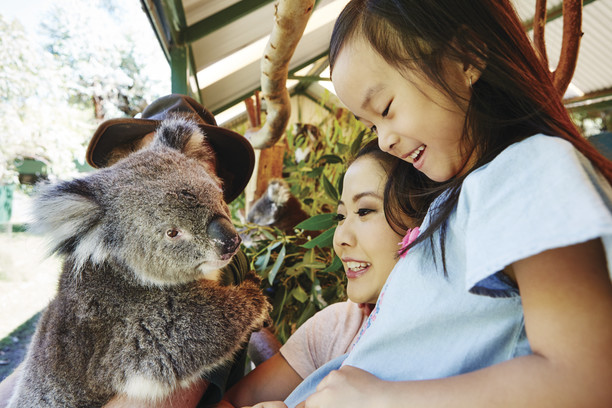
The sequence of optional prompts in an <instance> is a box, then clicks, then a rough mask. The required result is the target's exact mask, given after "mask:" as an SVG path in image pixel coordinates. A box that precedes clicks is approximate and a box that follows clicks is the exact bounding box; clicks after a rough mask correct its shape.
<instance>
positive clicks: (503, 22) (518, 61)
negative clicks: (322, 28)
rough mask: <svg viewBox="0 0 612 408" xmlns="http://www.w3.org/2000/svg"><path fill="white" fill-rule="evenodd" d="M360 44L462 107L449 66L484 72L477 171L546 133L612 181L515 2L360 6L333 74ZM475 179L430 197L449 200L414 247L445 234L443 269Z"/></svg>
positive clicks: (433, 0) (372, 0)
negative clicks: (463, 195)
mask: <svg viewBox="0 0 612 408" xmlns="http://www.w3.org/2000/svg"><path fill="white" fill-rule="evenodd" d="M355 38H362V39H364V40H365V41H367V42H368V43H369V44H371V46H372V48H373V49H374V50H375V51H376V52H378V53H379V54H380V55H381V57H382V58H384V59H385V61H386V62H387V63H388V64H389V65H391V66H393V67H395V68H397V69H398V71H399V72H407V70H413V69H414V70H416V72H422V73H423V75H424V77H425V78H426V79H428V80H429V81H430V82H431V83H432V84H433V85H434V86H436V87H437V88H438V89H440V90H441V91H443V92H445V93H446V94H447V95H449V97H451V98H453V100H455V101H456V102H457V103H458V104H459V105H460V106H461V102H462V101H461V98H460V97H459V96H458V95H457V93H456V92H455V90H453V89H451V88H449V86H448V85H447V81H446V75H445V71H444V67H445V66H446V63H445V62H446V61H448V60H454V61H460V62H462V63H463V64H464V66H468V65H472V66H474V67H476V68H477V69H478V70H479V71H480V72H481V76H480V78H479V79H478V81H477V82H476V83H474V84H473V87H472V98H471V99H470V101H469V104H468V105H467V109H466V121H465V124H464V130H463V136H462V146H463V147H464V148H465V149H466V151H468V152H469V151H470V150H471V149H475V151H476V153H477V157H478V159H477V162H476V163H475V165H474V166H473V167H472V168H471V170H474V169H476V168H478V167H480V166H482V165H484V164H486V163H488V162H490V161H491V160H493V159H494V158H495V157H496V156H497V155H498V154H499V153H501V152H502V151H503V150H504V149H505V148H506V147H508V146H510V145H511V144H513V143H516V142H518V141H521V140H523V139H525V138H527V137H529V136H532V135H535V134H538V133H543V134H546V135H552V136H558V137H561V138H563V139H566V140H568V141H570V142H571V143H572V144H573V145H574V146H575V147H576V149H578V150H579V151H580V152H582V153H583V154H584V155H585V156H586V157H587V158H589V159H590V160H591V161H592V162H593V164H594V165H595V166H596V167H597V168H599V170H600V171H601V172H602V174H603V175H604V177H606V179H607V180H608V181H609V182H611V181H612V164H611V162H610V161H609V160H607V159H605V158H604V157H603V156H602V155H601V154H600V153H599V152H597V150H595V148H594V147H593V146H592V145H591V144H590V143H589V142H588V141H586V139H584V138H583V137H582V136H581V135H580V133H579V131H578V129H577V128H576V126H575V125H574V124H573V122H572V121H571V119H570V117H569V114H568V112H567V110H566V109H565V107H564V106H563V104H562V102H561V97H560V96H559V94H558V91H557V90H556V89H555V87H554V85H553V83H552V78H551V74H550V72H549V70H548V67H546V66H544V65H543V64H542V63H541V61H540V60H539V59H538V57H537V55H536V53H535V51H534V49H533V47H532V45H531V43H530V41H529V39H528V37H527V35H526V33H525V30H524V28H523V26H522V25H521V22H520V20H519V18H518V16H517V14H516V12H515V10H514V9H513V7H512V5H511V4H510V2H509V1H508V0H470V1H457V0H427V1H424V0H352V1H350V2H349V3H348V5H347V6H346V8H345V9H344V10H343V11H342V13H341V14H340V16H339V17H338V20H337V21H336V25H335V27H334V31H333V33H332V38H331V44H330V53H329V54H330V55H329V60H330V66H331V68H332V70H333V66H334V63H335V61H336V59H337V57H338V54H339V53H340V51H341V50H342V47H343V46H344V45H345V44H346V43H347V42H348V41H350V40H351V39H355ZM463 102H465V101H463ZM468 174H469V171H468V172H467V173H465V174H463V175H461V176H456V177H454V178H451V179H450V180H448V181H446V182H444V183H442V184H441V185H435V186H434V187H433V188H432V189H431V190H430V191H429V194H428V196H429V197H428V199H427V200H426V201H428V202H429V203H431V202H433V200H434V199H435V198H436V197H438V196H439V195H440V193H441V192H442V191H445V192H446V194H445V198H444V200H443V202H442V203H440V204H439V205H436V212H435V214H431V222H430V223H429V227H428V228H427V230H426V231H424V232H422V233H421V235H420V236H419V239H418V240H417V241H415V243H413V245H414V244H416V243H418V242H421V241H423V240H424V239H426V238H428V237H429V238H431V236H432V234H433V233H434V231H436V230H438V229H440V240H441V249H442V259H443V262H444V237H445V231H446V220H447V218H448V216H449V215H450V214H451V212H452V211H453V209H454V207H455V206H456V203H457V200H458V198H459V193H460V191H461V183H462V182H463V180H464V178H465V177H466V176H467V175H468ZM415 180H416V179H414V178H413V177H407V178H406V179H405V180H404V181H405V182H406V184H405V186H404V188H405V189H406V191H408V192H411V191H414V188H415V187H416V189H417V190H418V188H419V186H414V183H415V182H417V183H421V184H422V181H415ZM421 187H422V186H421ZM440 187H442V188H440ZM409 194H410V193H409ZM390 201H396V200H395V199H392V200H390ZM445 270H446V266H445Z"/></svg>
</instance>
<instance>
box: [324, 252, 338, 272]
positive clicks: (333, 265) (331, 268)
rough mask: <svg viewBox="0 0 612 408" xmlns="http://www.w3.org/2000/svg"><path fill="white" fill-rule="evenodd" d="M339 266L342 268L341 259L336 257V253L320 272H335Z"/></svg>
mask: <svg viewBox="0 0 612 408" xmlns="http://www.w3.org/2000/svg"><path fill="white" fill-rule="evenodd" d="M340 268H342V261H341V260H340V258H338V255H335V256H334V260H333V261H332V263H331V264H329V266H328V267H327V268H325V269H323V270H322V271H321V272H326V273H327V272H336V271H337V270H339V269H340Z"/></svg>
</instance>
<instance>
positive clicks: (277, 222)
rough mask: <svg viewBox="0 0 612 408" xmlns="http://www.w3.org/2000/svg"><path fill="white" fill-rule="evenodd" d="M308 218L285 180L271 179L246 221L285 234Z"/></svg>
mask: <svg viewBox="0 0 612 408" xmlns="http://www.w3.org/2000/svg"><path fill="white" fill-rule="evenodd" d="M306 218H308V214H307V213H306V212H305V211H304V210H302V206H301V204H300V202H299V201H298V199H297V198H295V197H294V196H293V195H292V194H291V191H290V189H289V185H288V184H287V182H286V181H285V180H282V179H272V180H270V182H269V183H268V187H267V188H266V191H265V192H264V194H263V195H262V196H261V197H260V198H259V199H258V200H257V201H256V202H255V203H254V204H253V206H252V207H251V209H250V211H249V213H248V215H247V221H248V222H251V223H253V224H257V225H262V226H274V227H276V228H278V229H280V230H282V231H284V232H286V233H291V232H293V228H294V227H295V226H296V225H297V224H299V223H300V222H301V221H304V220H305V219H306Z"/></svg>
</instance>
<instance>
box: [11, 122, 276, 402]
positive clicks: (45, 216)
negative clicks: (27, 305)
mask: <svg viewBox="0 0 612 408" xmlns="http://www.w3.org/2000/svg"><path fill="white" fill-rule="evenodd" d="M214 168H215V166H214V161H213V153H212V151H211V150H210V148H209V147H208V145H207V142H206V138H205V135H203V134H202V133H201V131H200V128H199V127H198V126H197V125H196V124H195V122H191V121H190V120H187V119H181V118H173V119H168V120H166V121H164V122H162V123H161V125H160V127H159V129H158V131H157V132H156V135H155V138H154V140H153V141H152V143H151V144H150V145H148V146H147V147H146V148H144V149H143V150H140V151H137V152H134V153H132V154H130V155H129V156H127V157H126V158H123V159H121V160H119V161H117V162H116V163H115V164H113V165H112V166H111V167H108V168H104V169H101V170H98V171H96V172H94V173H92V174H90V175H87V176H85V177H83V178H80V179H75V180H72V181H66V182H60V183H58V184H53V185H52V184H47V185H45V186H43V187H41V188H40V189H39V191H38V193H37V197H36V199H35V202H34V217H35V222H34V223H33V227H32V228H33V230H34V231H35V232H39V233H45V234H48V235H49V236H50V238H51V242H52V252H56V253H58V254H61V255H63V256H64V262H63V267H62V268H63V269H62V273H61V275H60V279H59V284H58V292H57V296H56V297H55V298H54V299H53V300H52V301H51V302H50V304H49V306H48V307H47V308H46V310H45V311H44V313H43V315H42V317H41V319H40V321H39V324H38V327H37V329H36V332H35V334H34V336H33V339H32V342H31V345H30V348H29V350H28V354H27V356H26V358H25V360H24V365H23V370H22V373H21V374H22V375H21V377H20V378H19V381H18V383H17V385H16V387H15V391H14V393H13V397H12V398H11V400H10V402H9V405H8V406H9V407H11V408H14V407H20V408H24V407H37V408H40V407H94V406H102V405H104V404H105V403H107V402H108V401H109V400H110V399H111V397H113V396H114V395H115V394H119V393H123V394H127V395H128V396H130V397H133V398H139V399H143V400H154V399H158V398H163V397H165V396H167V395H168V394H169V393H171V392H172V391H173V390H175V389H176V388H178V387H186V386H189V385H190V384H192V383H193V382H194V381H195V380H196V379H198V378H200V377H201V376H202V375H203V374H205V373H207V372H210V371H212V370H215V368H217V367H219V366H220V365H221V364H224V363H226V362H228V361H229V360H230V359H231V358H232V357H233V355H234V353H235V352H237V351H238V350H239V349H240V348H241V347H242V346H243V345H244V344H246V342H247V341H248V338H249V336H250V334H251V332H253V331H256V330H258V329H260V328H261V327H262V326H263V324H264V322H265V321H266V320H267V319H268V318H269V317H268V313H269V311H270V305H269V303H268V301H267V300H266V297H265V295H264V294H263V293H262V292H261V290H260V281H259V279H258V278H257V277H256V275H255V274H254V272H252V271H251V272H250V274H249V275H248V276H247V279H246V280H245V281H244V282H243V283H242V284H240V285H239V286H223V285H221V284H220V283H219V282H218V280H219V278H220V272H219V269H220V268H222V267H224V266H225V265H227V264H228V263H229V262H230V260H231V258H232V256H233V255H234V254H235V253H236V251H237V250H238V248H239V245H240V238H239V236H238V234H237V232H236V230H235V229H234V227H233V225H232V223H231V222H230V212H229V209H228V206H227V204H226V203H225V202H224V200H223V194H222V186H221V181H220V180H219V179H218V177H217V176H216V175H215V173H214Z"/></svg>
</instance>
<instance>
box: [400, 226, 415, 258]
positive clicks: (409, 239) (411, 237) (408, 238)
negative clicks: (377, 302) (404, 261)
mask: <svg viewBox="0 0 612 408" xmlns="http://www.w3.org/2000/svg"><path fill="white" fill-rule="evenodd" d="M418 236H419V227H414V228H412V229H408V231H406V235H405V236H404V239H402V242H399V243H398V244H397V245H401V248H400V249H399V251H397V253H398V254H400V258H403V257H405V256H406V254H407V253H408V251H404V250H405V249H406V248H408V245H410V244H412V243H413V242H414V241H415V240H416V239H417V237H418Z"/></svg>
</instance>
